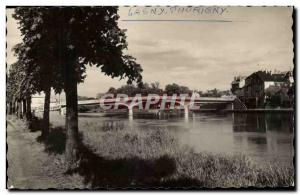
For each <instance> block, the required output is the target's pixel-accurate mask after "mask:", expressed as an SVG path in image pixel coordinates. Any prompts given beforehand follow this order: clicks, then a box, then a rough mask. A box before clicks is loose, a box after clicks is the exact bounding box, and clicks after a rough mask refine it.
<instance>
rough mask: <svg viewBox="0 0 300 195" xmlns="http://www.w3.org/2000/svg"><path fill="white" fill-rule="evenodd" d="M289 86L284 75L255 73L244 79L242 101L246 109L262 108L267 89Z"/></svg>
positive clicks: (264, 103) (265, 72) (287, 79)
mask: <svg viewBox="0 0 300 195" xmlns="http://www.w3.org/2000/svg"><path fill="white" fill-rule="evenodd" d="M289 86H290V83H289V78H288V77H287V75H286V73H276V74H272V73H271V72H268V71H257V72H254V73H252V74H251V75H250V76H248V77H247V78H246V79H245V86H244V88H243V89H244V90H243V98H242V99H243V101H244V103H245V104H246V105H247V107H248V108H264V107H265V105H266V90H267V89H268V88H270V87H278V88H283V87H289Z"/></svg>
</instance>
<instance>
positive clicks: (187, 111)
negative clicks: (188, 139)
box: [184, 105, 189, 119]
mask: <svg viewBox="0 0 300 195" xmlns="http://www.w3.org/2000/svg"><path fill="white" fill-rule="evenodd" d="M184 118H185V119H188V118H189V107H188V105H185V106H184Z"/></svg>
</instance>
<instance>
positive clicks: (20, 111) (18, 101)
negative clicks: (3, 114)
mask: <svg viewBox="0 0 300 195" xmlns="http://www.w3.org/2000/svg"><path fill="white" fill-rule="evenodd" d="M17 116H18V118H22V117H23V116H22V101H21V100H17Z"/></svg>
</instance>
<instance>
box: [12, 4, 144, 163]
mask: <svg viewBox="0 0 300 195" xmlns="http://www.w3.org/2000/svg"><path fill="white" fill-rule="evenodd" d="M117 11H118V8H117V7H51V8H46V7H19V8H16V10H15V15H14V17H15V18H16V19H17V20H19V24H20V30H21V33H22V35H23V37H24V38H23V42H24V43H25V45H29V47H30V50H33V51H35V52H33V53H36V54H37V56H38V58H37V57H34V56H33V59H34V60H36V61H37V62H38V61H39V59H44V58H48V61H51V65H52V69H51V70H53V71H52V72H53V74H52V78H51V80H53V81H54V83H55V84H56V83H58V86H61V87H63V89H64V91H65V94H66V129H67V140H66V156H65V157H66V168H67V169H72V168H74V167H76V164H77V161H78V147H79V137H78V112H77V83H78V82H82V81H83V80H84V78H85V74H84V73H85V70H86V65H90V66H92V65H95V66H97V67H98V68H100V69H101V71H102V72H104V73H105V74H106V75H108V76H111V77H112V78H114V77H120V78H121V79H123V78H125V77H127V78H128V83H132V82H133V81H137V82H140V81H141V79H142V76H141V72H142V68H141V66H140V65H139V64H137V63H136V61H135V58H133V57H132V56H129V55H126V54H124V50H125V49H127V45H128V44H127V42H126V36H125V30H122V29H120V28H119V27H118V23H117V21H118V19H119V15H118V13H117ZM53 24H54V25H55V27H54V26H53ZM40 39H42V40H43V41H41V40H40ZM40 48H43V50H42V51H43V52H40V53H43V55H40V54H38V50H39V51H40ZM49 59H50V60H49ZM41 62H45V60H41ZM36 64H37V65H38V66H42V65H41V64H40V63H36ZM54 83H51V84H50V85H54Z"/></svg>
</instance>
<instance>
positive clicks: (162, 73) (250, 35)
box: [7, 7, 293, 96]
mask: <svg viewBox="0 0 300 195" xmlns="http://www.w3.org/2000/svg"><path fill="white" fill-rule="evenodd" d="M152 8H153V7H152ZM152 8H147V9H143V7H139V8H136V7H135V8H132V7H131V8H130V7H120V11H119V14H120V22H119V25H120V27H121V28H123V29H127V33H126V35H127V41H128V44H129V48H128V51H126V52H127V53H128V54H130V55H132V56H134V57H135V58H137V62H138V63H140V64H141V66H142V67H143V69H144V71H143V80H144V81H145V82H149V83H150V82H154V81H159V82H160V84H161V87H164V86H165V85H166V84H168V83H174V82H175V83H178V84H180V85H185V86H188V87H189V88H191V89H197V90H207V89H212V88H218V89H221V90H225V89H229V88H230V83H231V81H232V79H233V77H234V76H236V75H249V74H250V73H252V72H253V71H257V70H261V69H262V70H272V71H274V70H278V71H286V70H290V69H292V67H293V43H292V37H293V32H292V29H291V27H292V22H293V21H292V8H287V7H219V8H218V7H217V8H216V7H215V9H213V8H208V9H205V8H207V7H198V8H185V10H181V8H163V9H161V8H157V9H156V10H155V9H154V10H152ZM154 8H155V7H154ZM155 11H156V14H154V12H155ZM171 11H172V12H171ZM12 12H13V10H7V64H8V65H10V64H11V63H13V62H15V61H16V58H15V57H14V56H13V54H12V52H11V48H12V47H13V45H15V44H16V43H18V42H20V41H21V37H20V32H19V31H18V29H17V23H16V21H14V20H13V19H12V18H11V14H12ZM137 20H140V21H137ZM141 20H142V21H141ZM145 20H146V21H145ZM149 20H151V21H149ZM157 20H164V21H157ZM183 20H185V21H183ZM125 83H126V80H122V81H119V79H117V78H115V79H111V78H109V77H107V76H105V75H104V74H103V73H101V72H100V71H99V70H97V69H96V68H88V70H87V78H86V80H85V82H84V83H83V84H80V85H79V88H78V93H79V95H84V96H95V95H96V94H97V93H99V92H105V91H107V90H108V88H109V87H110V86H113V87H119V86H121V85H123V84H125Z"/></svg>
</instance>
